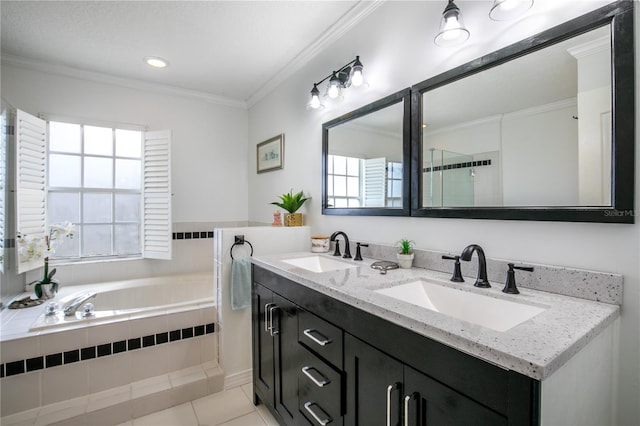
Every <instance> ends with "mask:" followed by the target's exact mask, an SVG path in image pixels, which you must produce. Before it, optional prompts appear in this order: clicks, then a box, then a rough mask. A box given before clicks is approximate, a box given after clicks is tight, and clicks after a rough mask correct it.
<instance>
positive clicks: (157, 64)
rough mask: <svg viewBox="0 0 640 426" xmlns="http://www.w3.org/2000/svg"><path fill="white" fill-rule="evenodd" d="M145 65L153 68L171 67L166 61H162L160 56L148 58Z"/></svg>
mask: <svg viewBox="0 0 640 426" xmlns="http://www.w3.org/2000/svg"><path fill="white" fill-rule="evenodd" d="M144 63H145V64H147V65H149V66H150V67H153V68H166V67H167V65H169V62H167V60H166V59H162V58H160V57H158V56H146V57H145V58H144Z"/></svg>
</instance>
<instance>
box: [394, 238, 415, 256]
mask: <svg viewBox="0 0 640 426" xmlns="http://www.w3.org/2000/svg"><path fill="white" fill-rule="evenodd" d="M414 244H415V242H413V241H412V240H407V239H402V240H400V241H398V242H397V243H396V247H398V253H400V254H411V253H413V245H414Z"/></svg>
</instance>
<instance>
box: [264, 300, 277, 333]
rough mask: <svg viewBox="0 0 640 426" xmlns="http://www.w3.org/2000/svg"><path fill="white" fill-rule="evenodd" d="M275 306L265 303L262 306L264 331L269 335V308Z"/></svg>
mask: <svg viewBox="0 0 640 426" xmlns="http://www.w3.org/2000/svg"><path fill="white" fill-rule="evenodd" d="M271 306H275V303H265V305H264V331H265V332H267V333H269V334H271V333H270V331H271V326H270V325H269V308H270V307H271Z"/></svg>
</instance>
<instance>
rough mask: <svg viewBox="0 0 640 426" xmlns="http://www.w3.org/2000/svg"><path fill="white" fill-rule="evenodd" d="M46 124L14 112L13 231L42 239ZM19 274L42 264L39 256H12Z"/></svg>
mask: <svg viewBox="0 0 640 426" xmlns="http://www.w3.org/2000/svg"><path fill="white" fill-rule="evenodd" d="M46 132H47V124H46V122H45V121H44V120H41V119H39V118H37V117H35V116H33V115H31V114H27V113H26V112H24V111H20V110H17V112H16V233H17V234H20V235H23V236H24V235H27V236H33V237H40V238H43V237H44V236H45V232H46V222H45V221H46V204H45V200H46V192H45V189H46V188H45V163H46V152H45V151H46ZM16 262H17V270H18V273H19V274H21V273H23V272H26V271H30V270H32V269H35V268H38V267H40V266H42V259H35V260H25V259H24V258H23V259H21V258H20V255H19V253H18V255H17V256H16Z"/></svg>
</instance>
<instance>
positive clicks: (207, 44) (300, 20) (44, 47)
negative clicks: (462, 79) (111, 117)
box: [0, 0, 379, 105]
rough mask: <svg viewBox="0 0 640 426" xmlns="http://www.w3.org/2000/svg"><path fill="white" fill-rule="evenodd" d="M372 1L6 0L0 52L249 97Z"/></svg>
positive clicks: (16, 59)
mask: <svg viewBox="0 0 640 426" xmlns="http://www.w3.org/2000/svg"><path fill="white" fill-rule="evenodd" d="M378 4H379V2H371V1H63V2H60V1H7V0H3V1H2V2H1V5H0V8H1V12H2V22H1V23H2V25H1V27H2V30H1V38H2V46H1V49H2V59H3V62H7V63H11V62H13V63H15V64H22V65H30V66H32V67H33V66H36V67H40V68H43V67H44V68H45V69H50V70H54V71H55V70H59V71H67V72H69V71H75V72H76V73H77V72H84V73H85V74H86V75H89V74H91V75H93V76H94V77H96V76H99V75H106V76H109V77H112V78H123V79H128V80H131V81H140V82H144V83H145V84H152V85H158V87H159V86H164V87H171V88H174V89H176V90H183V91H187V92H188V91H192V92H194V93H199V94H202V95H204V96H205V97H210V98H214V99H216V100H222V101H227V103H232V104H233V103H236V104H238V105H246V104H249V105H250V104H251V103H252V100H255V99H256V98H260V97H261V96H262V95H263V94H266V93H267V92H268V91H269V90H271V89H273V88H274V87H275V86H276V85H277V84H279V83H280V82H281V81H283V79H284V78H285V77H286V75H287V73H292V72H293V71H295V70H296V69H298V68H299V67H301V66H302V65H303V64H304V63H305V62H306V61H308V60H309V59H311V57H313V55H314V54H315V53H317V52H318V51H319V50H320V49H321V48H323V47H324V46H326V45H327V44H328V43H330V42H332V41H333V40H334V39H335V38H337V37H339V36H340V35H341V34H342V33H343V32H344V31H346V29H348V28H349V27H350V26H351V25H354V24H355V23H356V22H357V21H358V20H359V19H361V18H362V17H363V16H365V15H366V14H367V13H368V12H370V11H371V10H373V9H374V8H375V7H377V5H378ZM145 56H160V57H162V58H165V59H167V60H168V61H169V66H168V67H167V68H165V69H153V68H151V67H149V66H148V65H146V64H145V63H144V62H143V58H144V57H145Z"/></svg>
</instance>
